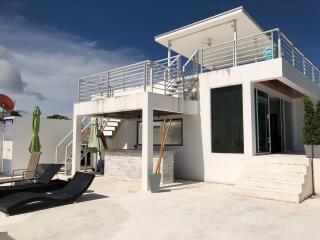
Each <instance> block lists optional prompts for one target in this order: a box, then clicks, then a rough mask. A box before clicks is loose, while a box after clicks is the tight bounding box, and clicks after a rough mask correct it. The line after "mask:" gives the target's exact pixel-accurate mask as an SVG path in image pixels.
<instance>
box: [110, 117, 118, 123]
mask: <svg viewBox="0 0 320 240" xmlns="http://www.w3.org/2000/svg"><path fill="white" fill-rule="evenodd" d="M108 121H110V122H118V123H120V122H121V119H116V118H109V119H108Z"/></svg>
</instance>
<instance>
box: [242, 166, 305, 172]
mask: <svg viewBox="0 0 320 240" xmlns="http://www.w3.org/2000/svg"><path fill="white" fill-rule="evenodd" d="M261 170H263V172H266V171H267V172H274V173H300V174H306V173H307V166H305V165H290V164H278V163H264V164H263V165H261V164H249V165H248V166H247V168H246V171H249V172H255V171H257V172H259V171H261Z"/></svg>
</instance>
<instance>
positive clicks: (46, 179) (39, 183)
mask: <svg viewBox="0 0 320 240" xmlns="http://www.w3.org/2000/svg"><path fill="white" fill-rule="evenodd" d="M39 165H40V166H39V168H41V167H42V165H43V166H44V168H45V169H44V170H42V173H41V175H40V177H39V178H38V179H37V180H36V181H35V182H31V183H30V182H28V183H27V184H17V185H13V186H0V199H1V198H3V197H5V196H8V195H10V194H14V193H18V192H38V193H43V192H53V191H57V190H60V189H62V188H63V187H65V186H66V185H67V183H68V181H64V180H60V179H55V180H52V178H53V177H54V176H55V175H56V174H57V173H58V171H59V170H60V168H61V167H62V164H42V165H41V164H39Z"/></svg>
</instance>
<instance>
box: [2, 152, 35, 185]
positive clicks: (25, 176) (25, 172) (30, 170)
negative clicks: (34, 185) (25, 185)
mask: <svg viewBox="0 0 320 240" xmlns="http://www.w3.org/2000/svg"><path fill="white" fill-rule="evenodd" d="M40 156H41V152H32V153H31V154H30V160H29V164H28V167H27V169H15V170H13V171H12V175H11V177H9V178H4V179H0V184H3V183H11V184H12V183H15V182H21V181H33V180H34V179H35V177H37V167H38V163H39V159H40ZM16 172H20V173H22V174H21V175H19V176H16Z"/></svg>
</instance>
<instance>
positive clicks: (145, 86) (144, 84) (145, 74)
mask: <svg viewBox="0 0 320 240" xmlns="http://www.w3.org/2000/svg"><path fill="white" fill-rule="evenodd" d="M143 88H144V91H147V62H145V63H144V83H143Z"/></svg>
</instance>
